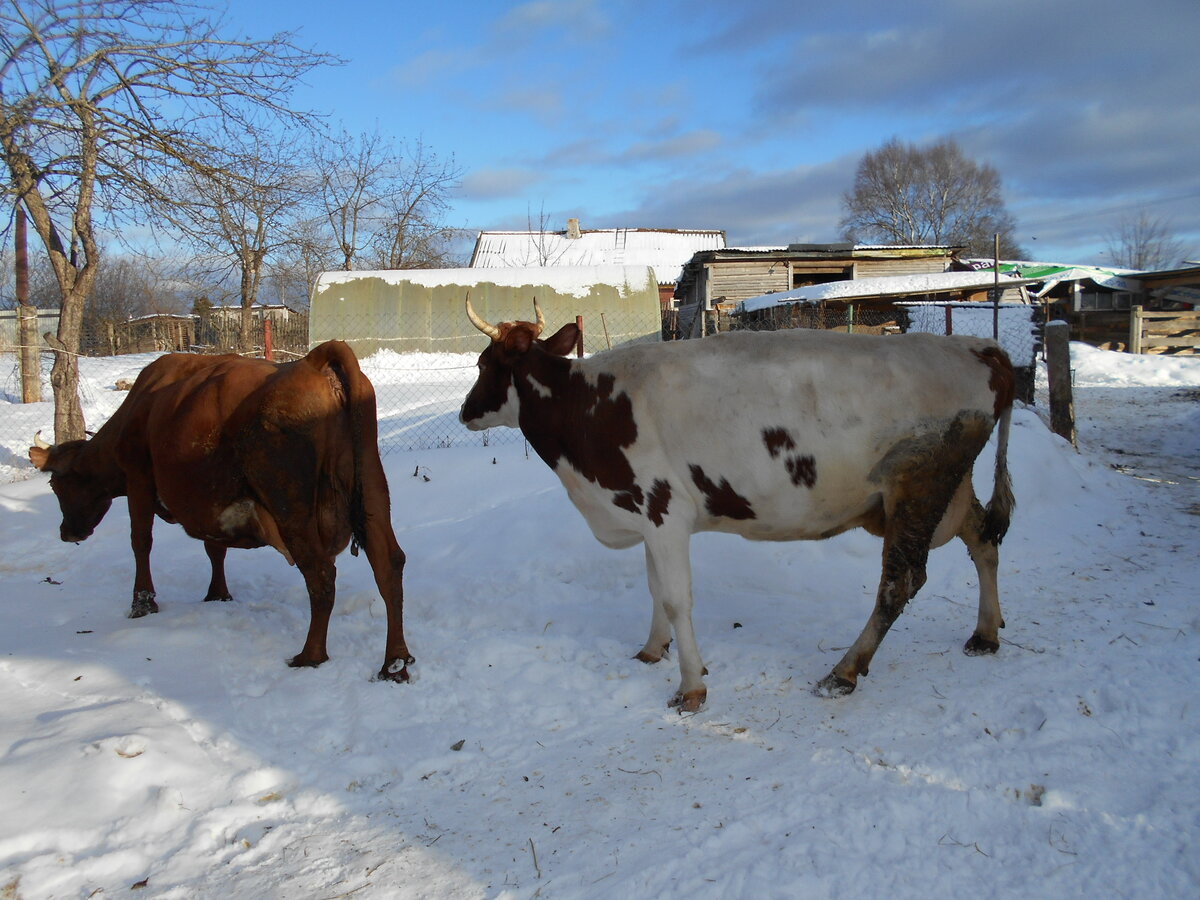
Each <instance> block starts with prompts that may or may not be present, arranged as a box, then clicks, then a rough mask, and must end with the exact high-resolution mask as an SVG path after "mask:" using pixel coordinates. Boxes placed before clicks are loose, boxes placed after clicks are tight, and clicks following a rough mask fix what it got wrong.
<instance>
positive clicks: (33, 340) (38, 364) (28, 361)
mask: <svg viewBox="0 0 1200 900" xmlns="http://www.w3.org/2000/svg"><path fill="white" fill-rule="evenodd" d="M37 321H38V319H37V307H36V306H29V305H28V304H25V303H22V304H20V305H19V306H18V307H17V322H18V326H17V344H18V345H19V346H20V348H21V350H20V355H21V402H22V403H41V402H42V355H41V353H39V352H38V333H37Z"/></svg>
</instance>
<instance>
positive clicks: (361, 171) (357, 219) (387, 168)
mask: <svg viewBox="0 0 1200 900" xmlns="http://www.w3.org/2000/svg"><path fill="white" fill-rule="evenodd" d="M313 158H314V160H315V161H316V166H317V174H316V178H317V189H318V191H319V192H320V204H321V214H322V215H323V217H324V219H325V223H326V226H327V228H328V231H329V234H330V236H331V237H332V238H333V241H334V243H335V245H336V246H337V253H338V257H339V259H338V268H340V269H344V270H345V271H347V272H349V271H350V270H351V269H353V268H354V263H355V261H356V260H357V259H358V256H359V254H360V253H361V252H362V251H363V250H364V249H365V248H366V245H367V242H368V241H369V240H370V237H371V229H370V221H369V220H370V216H371V215H372V213H378V207H379V205H380V203H382V202H383V199H384V198H385V197H386V195H387V194H388V193H390V192H391V191H392V190H394V188H393V185H392V181H393V180H394V170H395V169H396V168H397V166H396V161H395V153H394V151H393V149H392V147H391V144H390V143H389V142H388V141H386V140H384V138H382V137H381V136H380V134H379V132H378V131H375V132H373V133H371V134H367V133H365V132H364V133H363V134H361V135H359V136H358V137H357V138H355V137H352V136H351V135H350V134H349V133H348V132H346V131H345V130H343V131H342V132H341V133H340V134H338V135H336V136H334V137H333V138H332V139H327V138H325V137H320V138H318V144H317V147H316V150H315V151H314V153H313Z"/></svg>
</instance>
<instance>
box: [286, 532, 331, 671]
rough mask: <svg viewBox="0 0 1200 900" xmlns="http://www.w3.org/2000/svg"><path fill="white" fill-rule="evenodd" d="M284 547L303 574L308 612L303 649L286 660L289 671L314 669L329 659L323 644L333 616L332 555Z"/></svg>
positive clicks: (306, 548)
mask: <svg viewBox="0 0 1200 900" xmlns="http://www.w3.org/2000/svg"><path fill="white" fill-rule="evenodd" d="M288 548H289V550H291V552H292V557H293V559H295V561H296V568H298V569H299V570H300V572H301V573H302V574H303V575H304V584H305V586H306V587H307V588H308V605H309V610H310V617H309V621H308V637H307V638H305V641H304V647H303V649H301V651H300V652H299V653H298V654H296V655H295V656H293V657H292V658H291V659H290V660H288V665H289V666H291V667H293V668H299V667H300V666H311V667H315V666H319V665H320V664H321V663H323V662H325V661H326V660H327V659H329V652H328V649H327V648H326V646H325V642H326V639H327V638H328V635H329V617H330V615H332V613H333V602H334V590H335V585H336V583H337V567H336V566H335V565H334V562H333V557H332V556H329V555H328V554H325V553H321V552H320V551H319V550H314V549H312V548H311V547H308V546H305V547H304V548H303V549H302V550H301V552H297V547H296V546H295V544H294V543H291V542H289V544H288Z"/></svg>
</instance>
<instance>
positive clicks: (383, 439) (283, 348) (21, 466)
mask: <svg viewBox="0 0 1200 900" xmlns="http://www.w3.org/2000/svg"><path fill="white" fill-rule="evenodd" d="M770 312H771V313H773V315H771V316H759V317H755V318H742V317H738V316H731V317H729V318H728V319H724V320H722V321H721V324H722V325H723V326H724V327H725V328H727V329H728V328H735V329H736V328H741V329H757V330H776V329H780V328H823V329H827V330H837V331H852V332H855V333H861V332H866V333H873V334H891V333H901V332H906V331H925V332H932V333H935V334H946V333H952V334H974V335H979V336H984V337H991V335H992V314H993V313H992V307H991V306H981V305H979V304H953V303H951V304H923V305H903V306H901V305H896V306H893V307H886V308H872V307H870V306H858V305H842V306H833V305H829V306H826V307H824V308H821V307H801V308H799V309H788V310H786V311H780V310H771V311H770ZM182 318H188V317H149V318H147V319H144V320H139V321H137V322H136V323H131V324H130V325H129V326H128V327H126V328H122V329H117V328H115V327H109V326H107V325H104V324H103V323H101V325H100V327H93V328H91V329H89V330H87V331H86V332H85V339H84V341H83V354H82V355H81V357H80V359H79V368H80V376H81V377H80V395H81V399H82V401H83V409H84V417H85V420H86V423H87V427H88V428H89V429H93V430H94V429H96V428H99V427H100V426H101V425H102V424H103V423H104V421H105V420H107V418H108V417H109V416H111V415H112V413H113V412H114V411H115V410H116V409H117V407H118V406H119V405H120V404H121V401H122V400H123V399H124V398H125V396H126V394H125V391H126V390H127V388H128V385H129V384H132V382H133V380H134V379H135V378H136V377H137V374H138V372H140V371H141V369H142V368H143V367H145V366H146V365H147V364H149V363H150V362H151V361H152V360H153V359H155V358H157V357H158V356H159V355H161V354H162V353H163V352H170V351H187V352H202V351H203V352H230V351H236V348H237V347H239V346H240V340H241V337H240V331H239V332H236V333H235V331H234V330H233V329H234V326H235V325H236V324H237V323H235V322H232V323H231V322H226V323H225V324H224V325H223V326H221V327H212V328H211V329H210V330H209V331H204V330H202V329H201V327H200V324H199V323H198V322H196V321H193V322H192V324H191V325H188V324H186V323H184V324H180V321H179V320H180V319H182ZM268 321H270V320H268ZM999 322H1000V343H1001V345H1002V346H1003V347H1004V348H1005V350H1006V351H1007V352H1008V353H1009V355H1010V356H1011V357H1012V359H1013V362H1014V363H1015V364H1016V365H1017V366H1018V372H1019V375H1020V377H1021V379H1022V383H1027V390H1026V389H1025V388H1022V389H1021V390H1022V393H1021V396H1022V399H1029V400H1032V389H1033V380H1032V379H1033V375H1032V373H1033V360H1034V354H1035V352H1036V342H1037V337H1036V334H1035V322H1034V311H1033V309H1032V308H1031V307H1028V306H1001V307H1000V313H999ZM301 323H303V324H304V325H305V326H306V325H307V322H306V321H305V319H304V318H303V316H302V314H292V315H291V316H289V317H288V321H286V322H284V321H270V325H269V326H267V325H265V323H264V322H263V321H262V320H261V319H260V320H258V321H257V322H256V323H255V330H254V331H253V332H252V336H251V342H250V350H248V351H246V355H256V356H262V355H264V353H265V350H266V347H267V346H268V343H269V344H270V346H271V347H272V354H273V358H274V359H276V360H278V361H280V362H286V361H289V360H291V359H295V358H296V357H297V356H299V355H301V354H303V353H305V352H307V349H308V344H309V341H308V336H307V333H306V332H305V331H302V330H301V327H300V325H301ZM362 324H363V326H364V328H363V329H361V330H360V332H359V333H364V332H366V333H369V332H370V331H371V330H372V329H371V325H370V323H362ZM435 324H436V329H433V330H434V333H439V334H447V335H457V338H455V339H454V340H453V341H452V344H451V345H452V346H462V347H474V348H475V349H473V350H469V351H463V352H437V351H413V352H397V351H396V350H392V349H386V348H385V349H375V350H374V351H373V352H370V351H368V352H362V350H361V349H360V350H359V351H358V352H359V356H360V361H361V365H362V368H363V371H364V372H365V373H366V374H367V376H368V377H369V378H370V379H371V381H372V383H373V384H374V385H375V393H376V397H377V400H378V411H379V443H380V449H381V451H382V452H383V453H385V454H386V453H389V452H395V451H404V450H416V449H428V448H438V447H459V446H480V445H485V446H486V445H490V444H504V443H519V442H521V441H522V440H523V437H522V435H521V433H520V431H518V430H517V429H509V428H495V429H491V430H488V431H483V432H471V431H468V430H467V429H466V428H465V427H463V425H462V424H461V423H460V422H459V421H458V410H459V407H460V406H461V405H462V401H463V399H464V398H465V397H466V395H467V392H468V391H469V390H470V389H471V386H472V385H473V384H474V382H475V376H476V372H477V370H476V361H477V358H478V354H479V351H481V350H482V349H483V348H484V347H485V346H486V345H487V338H485V337H484V336H483V335H481V334H479V332H478V331H476V330H475V329H474V328H473V327H472V326H471V324H470V323H469V322H468V321H467V318H466V315H465V314H464V313H462V312H461V311H460V310H459V309H458V308H455V309H454V311H453V312H450V311H447V312H446V313H445V320H444V321H439V322H437V323H435ZM564 324H566V322H557V321H548V322H547V325H546V327H547V330H548V331H554V330H556V329H557V328H558V327H560V326H561V325H564ZM582 324H583V327H584V330H585V332H586V333H587V335H588V339H587V347H588V351H589V352H596V351H603V350H604V349H606V348H608V347H610V346H614V345H616V344H618V343H620V341H621V336H622V335H627V334H636V333H638V332H639V330H644V329H641V326H640V325H639V326H635V325H631V324H630V323H627V322H623V321H622V319H621V316H620V314H619V313H617V312H614V313H612V314H608V313H603V314H597V315H592V316H590V317H587V318H585V319H584V321H583V322H582ZM268 330H269V331H270V332H271V333H272V334H271V341H270V342H268V340H267V333H266V332H267V331H268ZM640 339H642V340H644V339H646V338H645V335H642V336H641V338H640ZM354 343H355V342H354V341H351V345H352V346H353V344H354ZM374 346H375V347H378V342H377V341H376V342H375V344H374ZM7 349H8V350H9V351H11V352H0V420H2V421H0V480H13V479H14V478H20V477H24V476H25V475H28V474H30V472H31V471H32V470H31V469H30V467H29V463H28V460H27V458H26V455H25V454H26V452H27V449H28V447H29V444H30V441H31V440H32V437H33V435H34V433H35V432H37V431H38V430H42V431H45V432H46V433H47V435H49V434H51V433H52V432H53V426H54V406H53V395H52V392H51V389H50V367H51V364H52V362H53V353H52V352H50V351H48V350H43V351H42V352H41V354H40V362H41V387H42V400H41V402H35V403H22V402H21V396H22V378H21V366H20V357H19V354H18V353H17V352H15V350H16V348H7ZM114 349H117V350H122V349H123V350H125V351H126V352H115V353H114V352H110V351H112V350H114Z"/></svg>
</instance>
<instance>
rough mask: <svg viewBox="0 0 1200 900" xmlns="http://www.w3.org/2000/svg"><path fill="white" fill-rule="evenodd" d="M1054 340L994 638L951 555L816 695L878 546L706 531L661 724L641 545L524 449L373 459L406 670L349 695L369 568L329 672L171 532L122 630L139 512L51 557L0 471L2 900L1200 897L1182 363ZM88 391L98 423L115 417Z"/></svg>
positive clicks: (1199, 678) (361, 658)
mask: <svg viewBox="0 0 1200 900" xmlns="http://www.w3.org/2000/svg"><path fill="white" fill-rule="evenodd" d="M1072 352H1073V361H1074V363H1073V364H1074V367H1075V384H1076V390H1077V393H1076V410H1077V413H1078V414H1079V416H1080V425H1079V432H1080V445H1081V448H1082V449H1081V451H1080V452H1078V453H1076V452H1075V451H1074V450H1072V449H1071V448H1070V446H1069V445H1068V444H1067V443H1066V442H1064V441H1063V440H1061V439H1059V438H1057V437H1054V436H1053V435H1052V434H1050V433H1049V431H1048V430H1047V428H1046V426H1045V425H1044V424H1043V421H1042V418H1041V414H1043V413H1044V410H1042V409H1036V410H1035V409H1021V410H1019V411H1018V412H1017V413H1016V415H1015V418H1014V430H1013V436H1012V446H1011V465H1012V469H1013V477H1014V481H1015V489H1016V493H1017V498H1018V504H1019V506H1018V509H1017V513H1016V518H1015V520H1014V522H1013V526H1012V530H1011V531H1010V533H1009V536H1008V538H1007V540H1006V541H1005V544H1004V547H1003V548H1002V552H1001V557H1002V561H1001V592H1002V603H1003V606H1004V611H1005V617H1006V619H1007V623H1008V627H1007V629H1006V630H1005V631H1004V632H1002V635H1003V637H1004V643H1003V646H1002V648H1001V651H1000V653H999V654H997V655H996V656H995V657H987V658H969V657H966V656H964V655H963V654H962V652H961V650H960V647H961V645H962V643H963V641H964V640H965V639H966V638H967V637H968V636H969V634H970V633H971V629H972V627H973V624H974V620H975V609H974V607H975V600H974V597H975V591H976V588H975V585H974V583H973V577H974V570H973V567H972V566H971V563H970V561H969V560H968V558H967V555H966V553H965V552H964V551H963V550H962V548H961V547H960V546H958V545H957V544H954V545H951V546H949V547H947V548H944V549H941V550H938V551H935V552H934V553H933V554H932V555H931V558H930V567H929V580H928V583H927V584H926V586H925V587H924V588H923V590H922V591H921V593H920V594H919V595H918V597H917V598H916V599H915V600H914V601H913V603H912V604H911V606H910V608H909V609H908V610H907V611H906V613H905V614H904V615H903V616H901V618H900V620H899V621H898V622H897V624H896V626H895V627H894V628H893V630H892V633H891V634H890V635H889V636H888V638H887V640H885V641H884V643H883V646H882V647H881V649H880V652H879V655H878V656H877V657H876V660H875V665H874V667H873V668H872V672H871V675H870V677H869V678H866V679H864V680H863V682H862V683H861V685H860V687H859V689H858V691H856V692H855V693H854V694H853V695H851V696H850V697H847V698H845V699H843V700H837V701H832V700H823V699H820V698H818V697H815V696H814V695H813V694H812V693H811V690H810V688H811V686H812V684H813V683H814V682H815V681H816V680H817V679H819V678H821V677H822V676H823V675H825V673H826V672H827V671H828V670H829V668H830V666H831V665H832V664H833V663H834V662H835V661H836V660H837V658H838V656H839V655H840V650H839V648H842V647H845V646H846V645H847V644H848V643H849V642H850V641H851V640H853V638H854V636H855V635H856V634H857V633H858V631H859V629H860V628H861V627H862V625H863V623H864V622H865V620H866V617H867V614H868V611H869V609H870V606H871V603H872V601H873V595H874V587H875V583H876V581H877V579H878V565H879V562H878V560H879V542H878V541H877V540H875V539H873V538H871V537H870V536H868V535H866V534H865V533H861V532H854V533H849V534H845V535H842V536H840V537H838V538H835V539H833V540H830V541H826V542H821V543H781V544H770V543H751V542H745V541H740V540H738V539H736V538H733V537H730V536H725V535H711V534H709V535H698V536H697V537H696V538H695V539H694V541H693V561H694V569H695V576H696V579H695V581H696V585H695V591H696V625H697V631H698V636H699V640H700V645H701V649H702V650H703V651H704V653H705V659H706V662H707V665H708V668H709V672H710V674H709V677H708V679H707V682H708V687H709V699H708V703H707V704H706V706H705V707H703V708H702V709H701V711H700V712H699V713H697V714H694V715H679V714H678V713H676V712H675V711H674V710H671V709H668V708H667V706H666V702H667V700H668V698H669V697H670V696H671V694H672V692H673V690H674V686H675V684H676V681H677V678H678V672H677V669H676V664H675V661H674V659H673V658H672V660H671V661H669V662H665V663H660V664H659V665H657V666H645V665H643V664H641V663H639V662H636V661H634V660H632V659H631V658H630V657H631V656H632V654H633V652H634V651H635V650H636V649H637V648H638V647H640V645H641V643H642V641H643V639H644V638H645V634H646V628H647V627H648V624H649V618H650V603H649V598H648V594H647V590H646V586H645V573H644V562H643V556H642V553H641V551H640V550H638V549H633V550H628V551H619V552H616V551H609V550H605V549H603V548H602V547H601V546H600V545H599V544H598V543H597V542H596V541H595V540H594V539H593V538H592V537H591V535H590V533H589V532H588V530H587V527H586V525H585V524H584V522H583V520H582V518H581V517H580V516H579V514H578V513H577V512H576V511H575V510H574V509H573V508H572V507H571V505H570V503H569V502H568V501H567V499H566V496H565V493H564V491H563V490H562V488H561V486H560V485H559V483H558V481H557V479H556V478H555V477H554V475H553V474H552V473H551V472H550V471H549V470H548V469H547V468H546V467H545V466H544V465H543V464H542V463H541V461H540V460H538V459H537V458H536V457H533V458H529V457H527V456H526V454H525V452H524V449H523V447H522V446H521V445H520V444H519V443H518V444H513V445H501V446H491V447H471V448H468V447H456V448H452V449H447V450H430V451H423V452H413V453H407V454H405V453H394V454H390V455H389V456H388V457H386V459H385V464H386V467H387V471H388V475H389V479H390V484H391V490H392V495H393V520H394V522H395V526H396V530H397V536H398V537H399V539H400V542H401V544H402V545H403V546H404V548H405V550H406V552H407V553H408V556H409V566H408V569H407V571H406V588H407V590H406V596H407V601H408V603H407V609H406V624H407V634H408V638H409V644H410V646H411V648H412V650H413V652H414V653H415V654H416V656H417V659H418V663H417V666H416V672H417V674H418V678H417V680H416V681H414V682H413V683H411V684H408V685H394V684H387V683H380V682H373V681H371V680H370V677H371V675H372V673H373V672H374V671H375V670H376V669H377V668H378V666H379V662H380V655H381V653H382V651H383V642H384V633H383V623H384V618H383V609H382V604H381V602H380V600H379V599H378V598H377V596H376V593H375V588H374V585H373V583H372V580H371V575H370V570H369V567H368V566H367V564H366V561H365V558H363V557H359V558H358V559H354V558H351V557H350V556H349V555H346V556H344V557H342V559H341V572H340V578H339V602H338V606H337V610H336V612H335V614H334V619H333V622H332V625H331V629H330V652H331V655H332V657H333V658H332V659H331V660H330V661H329V662H328V663H326V664H325V665H323V666H322V667H320V668H319V669H315V670H291V669H288V668H287V667H286V666H285V665H284V660H285V659H286V658H287V657H288V656H289V655H291V654H293V653H295V652H296V651H297V650H298V648H299V646H300V644H301V643H302V641H303V636H304V631H305V628H306V626H307V619H308V605H307V602H306V595H305V592H304V588H303V585H302V583H301V579H300V577H299V575H298V573H297V572H296V571H295V570H294V569H291V568H289V567H288V566H287V564H286V563H285V562H284V560H283V559H282V557H281V556H280V555H279V554H277V553H275V552H274V551H271V550H257V551H241V552H236V551H235V552H234V553H231V554H230V558H229V567H228V568H229V578H230V586H231V588H232V590H233V593H234V597H235V599H234V601H233V602H230V603H209V604H204V603H201V602H200V597H201V595H202V593H203V589H204V585H205V584H206V583H207V561H206V559H205V555H204V553H203V550H202V548H201V545H200V544H199V543H198V542H196V541H192V540H190V539H189V538H187V537H186V536H184V535H183V533H182V532H181V531H180V530H179V529H178V528H175V527H170V526H167V525H165V524H162V523H159V524H158V527H157V529H156V543H155V548H154V565H155V577H156V581H157V585H158V588H159V598H158V599H159V603H160V604H161V606H162V612H161V613H160V614H159V615H156V616H149V617H146V618H143V619H138V620H131V619H127V618H125V612H126V611H127V609H128V606H129V599H130V589H131V584H132V557H131V553H130V550H129V543H128V520H127V516H126V513H125V510H124V508H123V504H121V503H120V502H118V503H116V504H114V507H113V509H112V510H111V511H110V512H109V514H108V518H107V520H106V521H105V522H104V523H102V524H101V526H100V527H99V529H98V530H97V533H96V534H95V535H94V536H93V537H92V538H91V539H89V540H88V541H86V542H85V543H83V544H80V545H78V546H76V545H70V544H62V543H60V542H59V541H58V538H57V528H58V522H59V514H58V511H57V505H56V502H55V500H54V498H53V496H52V495H51V493H50V491H49V488H48V485H47V480H46V478H45V477H44V476H42V475H35V476H33V477H28V478H26V479H25V480H22V481H17V482H13V483H7V484H4V485H0V507H2V508H3V510H4V516H3V518H2V519H0V541H2V542H3V545H4V547H5V554H4V557H3V562H2V563H0V596H2V597H3V601H2V602H0V808H3V810H4V815H3V816H0V896H3V897H9V898H17V897H20V898H26V900H29V898H49V897H55V898H86V897H93V896H96V897H112V896H126V895H127V892H130V889H131V888H138V890H136V891H133V892H132V893H131V894H128V895H130V896H137V897H153V898H193V897H225V898H229V900H242V898H246V900H257V898H285V897H286V898H292V897H305V898H309V897H311V898H333V897H353V898H356V900H364V898H395V897H400V898H418V897H439V898H440V897H455V898H459V897H466V898H472V897H487V898H501V897H502V898H531V897H540V898H592V897H622V896H650V897H690V896H699V897H754V898H760V897H779V898H783V897H833V896H868V897H869V896H888V897H898V898H906V897H920V898H928V897H932V898H942V897H947V898H949V897H955V896H962V895H968V896H972V897H998V898H999V897H1005V898H1006V897H1035V898H1038V897H1047V898H1058V897H1065V896H1093V897H1122V896H1123V897H1135V896H1138V897H1141V896H1156V897H1164V898H1184V897H1194V896H1196V893H1197V884H1198V882H1200V851H1198V850H1197V849H1196V848H1197V846H1198V838H1200V819H1198V816H1197V812H1196V803H1195V800H1196V797H1197V796H1200V765H1198V763H1200V699H1198V698H1200V608H1198V607H1197V606H1196V602H1195V596H1196V589H1195V585H1196V574H1197V564H1196V550H1195V547H1196V537H1197V526H1198V525H1200V518H1197V513H1198V512H1200V504H1198V501H1200V496H1198V488H1197V485H1198V481H1197V478H1196V470H1195V458H1196V453H1197V450H1198V449H1200V417H1198V415H1197V396H1198V391H1197V388H1198V386H1200V360H1197V359H1180V358H1163V357H1131V356H1127V355H1122V354H1116V353H1110V352H1105V351H1099V350H1094V349H1092V348H1089V347H1086V346H1083V345H1078V344H1077V345H1073V346H1072ZM130 362H131V365H133V362H134V361H132V360H131V361H130ZM142 364H144V360H142ZM87 375H88V370H87V368H86V367H85V376H87ZM1043 386H1044V377H1043ZM86 393H87V396H88V397H89V398H90V399H89V401H88V402H89V404H90V407H89V413H88V414H89V421H90V422H92V423H95V422H96V421H98V419H97V418H96V414H95V412H94V410H95V409H98V408H100V407H101V406H104V405H108V406H112V407H115V404H114V403H113V401H114V400H115V401H116V402H119V398H120V395H118V394H115V392H112V391H111V390H109V389H108V388H106V387H105V386H104V385H102V384H99V383H94V384H92V385H91V386H90V388H89V390H88V391H87V392H86ZM12 408H13V407H12V404H9V403H5V404H3V405H2V406H0V410H2V412H0V438H2V441H0V443H2V445H3V446H4V447H11V446H15V445H18V444H20V443H21V442H22V441H27V439H28V434H26V433H24V432H23V431H22V432H19V433H9V432H11V431H12V430H13V429H14V428H15V427H17V426H14V425H12V423H13V422H18V421H19V417H18V416H16V415H13V414H10V410H11V409H12ZM392 424H395V423H392ZM19 426H20V428H22V429H23V427H24V423H23V422H19ZM990 452H991V451H990V450H988V451H985V459H990ZM9 463H10V465H11V466H12V468H13V469H16V468H17V467H18V464H17V462H15V461H13V460H9ZM1114 465H1116V466H1119V467H1120V468H1119V469H1116V468H1114ZM978 468H979V472H978V473H977V476H976V477H977V480H978V482H979V484H978V487H979V490H980V493H981V494H983V495H984V496H987V495H988V494H990V491H991V485H990V475H989V472H990V463H989V464H984V465H980V466H979V467H978ZM414 475H416V476H417V477H414Z"/></svg>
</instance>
